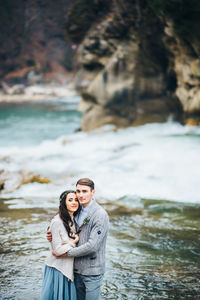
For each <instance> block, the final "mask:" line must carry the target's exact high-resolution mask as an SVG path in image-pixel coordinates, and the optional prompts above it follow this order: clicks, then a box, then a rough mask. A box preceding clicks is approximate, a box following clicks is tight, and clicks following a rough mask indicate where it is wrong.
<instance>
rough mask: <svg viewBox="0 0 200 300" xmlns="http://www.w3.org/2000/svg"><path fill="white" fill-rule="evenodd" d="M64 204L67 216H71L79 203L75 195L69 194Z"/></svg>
mask: <svg viewBox="0 0 200 300" xmlns="http://www.w3.org/2000/svg"><path fill="white" fill-rule="evenodd" d="M65 204H66V208H67V210H68V212H69V214H73V213H74V212H75V211H77V209H78V207H79V202H78V198H77V196H76V194H74V193H69V194H68V195H67V196H66V200H65Z"/></svg>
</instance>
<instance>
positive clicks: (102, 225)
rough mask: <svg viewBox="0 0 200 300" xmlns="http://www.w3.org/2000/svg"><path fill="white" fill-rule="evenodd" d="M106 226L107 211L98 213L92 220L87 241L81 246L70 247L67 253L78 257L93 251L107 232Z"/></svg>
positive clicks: (107, 221) (107, 222)
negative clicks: (92, 223)
mask: <svg viewBox="0 0 200 300" xmlns="http://www.w3.org/2000/svg"><path fill="white" fill-rule="evenodd" d="M86 226H87V225H86ZM108 226H109V219H108V215H107V213H105V212H104V214H101V215H98V217H96V218H95V220H94V225H93V227H92V229H91V232H90V235H89V239H88V241H87V242H86V243H84V244H83V245H81V246H78V247H75V248H73V249H70V250H69V251H68V252H67V255H68V256H73V257H79V256H85V255H89V254H92V253H95V252H96V251H97V250H98V249H99V247H100V245H101V243H102V240H103V239H104V237H105V235H106V234H107V232H108Z"/></svg>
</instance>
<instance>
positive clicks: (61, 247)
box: [51, 221, 78, 256]
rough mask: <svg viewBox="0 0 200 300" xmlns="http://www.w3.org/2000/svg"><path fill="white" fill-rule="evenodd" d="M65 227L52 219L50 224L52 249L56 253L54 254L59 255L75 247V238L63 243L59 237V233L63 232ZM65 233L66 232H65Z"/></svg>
mask: <svg viewBox="0 0 200 300" xmlns="http://www.w3.org/2000/svg"><path fill="white" fill-rule="evenodd" d="M64 230H65V228H63V226H62V224H61V223H60V222H59V221H54V222H53V224H52V225H51V233H52V242H51V245H52V251H53V252H54V253H55V254H56V256H60V255H62V254H64V253H66V252H67V251H69V250H70V249H72V248H73V247H75V245H76V243H77V242H78V241H77V239H75V240H74V241H70V240H69V242H68V243H63V241H62V238H61V233H64V234H65V231H64ZM66 235H67V232H66Z"/></svg>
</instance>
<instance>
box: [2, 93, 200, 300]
mask: <svg viewBox="0 0 200 300" xmlns="http://www.w3.org/2000/svg"><path fill="white" fill-rule="evenodd" d="M78 102H79V98H78V97H73V98H70V99H60V100H59V101H57V102H55V101H46V102H37V103H29V104H27V103H26V104H25V103H24V104H23V103H21V104H13V103H10V104H1V105H0V169H1V170H3V171H7V172H9V174H11V175H12V174H13V178H12V180H10V183H9V184H10V191H6V190H5V191H2V192H1V199H0V200H1V202H0V203H1V204H0V205H1V207H0V208H1V213H0V217H1V229H0V236H1V276H2V278H4V279H3V280H2V281H1V295H0V299H28V298H29V299H39V293H40V288H41V282H42V272H43V266H44V262H45V257H46V256H47V254H48V249H49V245H48V242H47V241H46V238H45V232H46V228H47V225H48V223H49V220H50V218H51V216H52V215H53V214H54V213H55V211H56V210H57V208H58V198H59V195H60V193H61V192H62V191H63V190H65V189H71V188H75V183H76V181H77V180H78V179H79V178H81V177H90V178H92V179H93V180H94V181H95V184H96V196H95V197H96V199H97V200H98V201H99V202H100V203H101V205H103V206H104V207H105V208H106V210H107V211H108V213H109V216H110V233H109V237H108V246H107V260H106V262H107V272H106V274H105V277H104V284H103V288H102V298H103V299H131V300H132V299H138V300H139V299H145V300H146V299H159V300H160V299H178V300H179V299H200V288H199V281H200V276H199V275H200V263H199V253H200V251H199V250H200V239H199V236H200V235H199V233H200V225H199V213H200V196H199V195H200V187H199V178H200V168H199V165H200V156H199V150H200V128H199V127H187V126H183V125H181V124H179V123H176V122H173V121H171V120H169V121H168V122H166V123H163V124H160V123H159V124H158V123H154V124H146V125H143V126H138V127H131V128H127V129H116V128H114V126H112V125H107V126H104V127H102V128H100V129H97V130H94V131H91V132H81V131H80V130H79V128H80V122H81V114H80V113H79V112H78V111H77V106H78ZM23 172H24V173H28V172H31V173H33V174H36V175H40V176H44V177H47V178H48V179H49V180H50V183H48V184H40V183H37V182H32V183H31V182H30V183H28V184H23V185H21V186H19V187H18V188H17V189H12V184H13V182H14V180H15V176H16V175H17V174H20V173H23ZM30 295H31V296H30ZM27 297H28V298H27ZM198 297H199V298H198Z"/></svg>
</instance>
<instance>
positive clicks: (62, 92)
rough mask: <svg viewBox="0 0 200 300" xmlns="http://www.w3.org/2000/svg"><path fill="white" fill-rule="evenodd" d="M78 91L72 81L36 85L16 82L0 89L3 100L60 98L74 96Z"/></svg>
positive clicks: (0, 99)
mask: <svg viewBox="0 0 200 300" xmlns="http://www.w3.org/2000/svg"><path fill="white" fill-rule="evenodd" d="M76 95H77V93H76V91H75V89H74V87H73V84H72V83H65V84H58V83H54V82H52V83H41V84H34V85H28V86H26V85H23V84H15V85H13V86H8V85H7V84H4V88H3V89H1V90H0V103H1V102H16V103H17V102H19V103H20V102H30V101H45V100H56V99H59V98H66V97H67V98H68V97H74V96H76Z"/></svg>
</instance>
